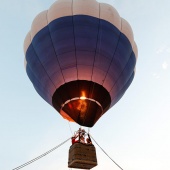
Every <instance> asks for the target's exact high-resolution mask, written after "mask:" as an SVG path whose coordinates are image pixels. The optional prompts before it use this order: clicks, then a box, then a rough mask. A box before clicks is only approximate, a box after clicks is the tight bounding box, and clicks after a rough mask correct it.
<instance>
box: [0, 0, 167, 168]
mask: <svg viewBox="0 0 170 170" xmlns="http://www.w3.org/2000/svg"><path fill="white" fill-rule="evenodd" d="M53 2H54V0H48V1H47V0H46V1H45V0H44V1H40V0H36V1H34V0H29V1H23V0H16V1H9V0H0V3H1V5H0V20H1V23H0V43H1V45H0V58H1V62H0V79H1V84H0V107H1V109H0V110H1V111H0V136H1V138H0V169H2V170H10V169H12V168H15V167H16V166H19V165H21V164H23V163H25V162H27V161H29V160H30V159H32V158H34V157H36V156H39V155H40V154H42V153H44V152H46V151H47V150H49V149H51V148H52V147H54V146H56V145H58V144H59V143H61V142H63V141H64V140H66V139H67V138H69V137H70V136H71V132H70V129H69V125H68V122H67V121H65V120H63V119H62V118H61V116H60V115H59V114H58V113H57V112H56V111H55V110H54V109H53V108H51V106H50V105H48V104H47V103H46V102H45V101H43V99H42V98H41V97H40V96H39V95H38V94H37V93H36V91H35V90H34V88H33V86H32V84H31V82H30V81H29V79H28V77H27V75H26V72H25V69H24V52H23V41H24V38H25V36H26V34H27V32H28V31H29V30H30V27H31V23H32V20H33V19H34V17H35V16H36V15H37V14H38V13H39V12H41V11H42V10H45V9H48V8H49V7H50V5H51V4H52V3H53ZM100 2H106V3H109V4H112V5H113V6H114V7H115V8H116V9H117V10H118V12H119V14H120V15H121V17H123V18H125V19H126V20H127V21H128V22H129V23H130V24H131V26H132V29H133V32H134V37H135V41H136V43H137V45H138V50H139V53H138V61H137V67H136V76H135V78H134V81H133V82H132V84H131V86H130V88H129V89H128V90H127V92H126V94H125V95H124V96H123V98H122V99H121V100H120V101H119V102H118V103H117V104H116V105H115V106H114V107H113V108H112V109H111V110H110V111H108V112H107V113H106V114H105V115H104V116H103V117H102V118H101V119H100V120H99V121H98V122H97V124H96V125H95V126H94V127H93V128H92V129H91V134H92V136H93V137H94V138H95V139H96V141H97V142H98V143H99V144H100V145H101V146H102V147H103V149H105V150H106V152H107V153H108V154H109V155H110V156H111V157H112V158H113V159H114V160H115V161H116V162H117V163H118V164H120V165H121V166H122V167H123V169H124V170H169V169H170V161H169V159H170V34H169V30H170V10H169V9H170V1H169V0H155V1H147V0H138V1H134V0H127V1H125V0H119V1H118V0H107V1H106V0H100ZM70 125H71V128H72V130H73V131H75V130H77V128H78V127H79V126H78V125H74V124H73V123H71V124H70ZM70 144H71V143H70V142H68V143H67V144H65V145H63V146H62V147H60V148H59V149H58V150H56V151H54V152H53V153H51V154H50V155H48V156H46V157H44V158H42V159H40V160H39V161H37V162H35V163H33V164H31V165H29V166H27V167H25V168H23V169H24V170H66V169H68V168H67V159H68V149H69V145H70ZM96 150H97V158H98V164H99V165H98V166H97V167H96V168H94V170H103V169H104V168H105V169H107V170H118V169H119V168H117V167H116V165H114V164H113V162H112V161H111V160H110V159H109V158H108V157H106V155H105V154H104V153H103V152H102V151H101V150H100V149H99V148H98V147H97V146H96Z"/></svg>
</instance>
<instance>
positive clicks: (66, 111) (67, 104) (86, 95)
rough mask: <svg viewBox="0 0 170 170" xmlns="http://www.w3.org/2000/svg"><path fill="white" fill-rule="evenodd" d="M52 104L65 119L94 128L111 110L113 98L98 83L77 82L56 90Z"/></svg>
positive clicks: (66, 84)
mask: <svg viewBox="0 0 170 170" xmlns="http://www.w3.org/2000/svg"><path fill="white" fill-rule="evenodd" d="M52 102H53V107H54V108H55V109H56V110H57V111H58V112H59V113H60V114H61V115H62V117H63V118H65V119H67V120H69V121H75V122H76V123H78V124H79V125H81V126H86V127H92V126H93V125H94V124H95V123H96V122H97V121H98V119H99V118H100V117H101V116H102V115H103V114H104V113H105V112H106V111H107V110H108V109H109V107H110V104H111V97H110V94H109V92H108V91H107V90H106V89H105V88H104V87H103V86H102V85H100V84H98V83H95V82H92V81H87V80H75V81H71V82H68V83H65V84H63V85H62V86H60V87H59V88H58V89H56V91H55V93H54V95H53V97H52Z"/></svg>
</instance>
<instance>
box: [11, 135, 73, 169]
mask: <svg viewBox="0 0 170 170" xmlns="http://www.w3.org/2000/svg"><path fill="white" fill-rule="evenodd" d="M69 140H70V138H68V139H67V140H65V141H64V142H62V143H61V144H59V145H57V146H56V147H54V148H52V149H51V150H49V151H47V152H45V153H43V154H42V155H40V156H38V157H36V158H34V159H32V160H30V161H28V162H26V163H24V164H22V165H20V166H18V167H16V168H14V169H12V170H18V169H21V168H23V167H25V166H27V165H29V164H31V163H33V162H35V161H37V160H38V159H40V158H42V157H44V156H46V155H47V154H49V153H51V152H52V151H54V150H56V149H57V148H59V147H60V146H61V145H63V144H64V143H66V142H67V141H69Z"/></svg>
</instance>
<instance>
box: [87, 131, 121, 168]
mask: <svg viewBox="0 0 170 170" xmlns="http://www.w3.org/2000/svg"><path fill="white" fill-rule="evenodd" d="M89 135H90V134H89ZM90 137H91V138H92V139H93V141H94V142H95V143H96V145H98V147H99V148H100V149H101V150H102V151H103V152H104V153H105V154H106V155H107V156H108V157H109V158H110V159H111V160H112V162H114V164H115V165H117V166H118V167H119V168H120V169H121V170H123V168H121V166H119V165H118V164H117V163H116V162H115V161H114V160H113V159H112V158H111V157H110V156H109V155H108V154H107V153H106V152H105V151H104V149H102V148H101V147H100V146H99V144H98V143H97V142H96V141H95V140H94V138H93V137H92V136H91V135H90Z"/></svg>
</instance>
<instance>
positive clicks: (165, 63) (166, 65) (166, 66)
mask: <svg viewBox="0 0 170 170" xmlns="http://www.w3.org/2000/svg"><path fill="white" fill-rule="evenodd" d="M162 68H163V69H164V70H166V69H167V68H168V63H167V62H166V61H164V62H163V63H162Z"/></svg>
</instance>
